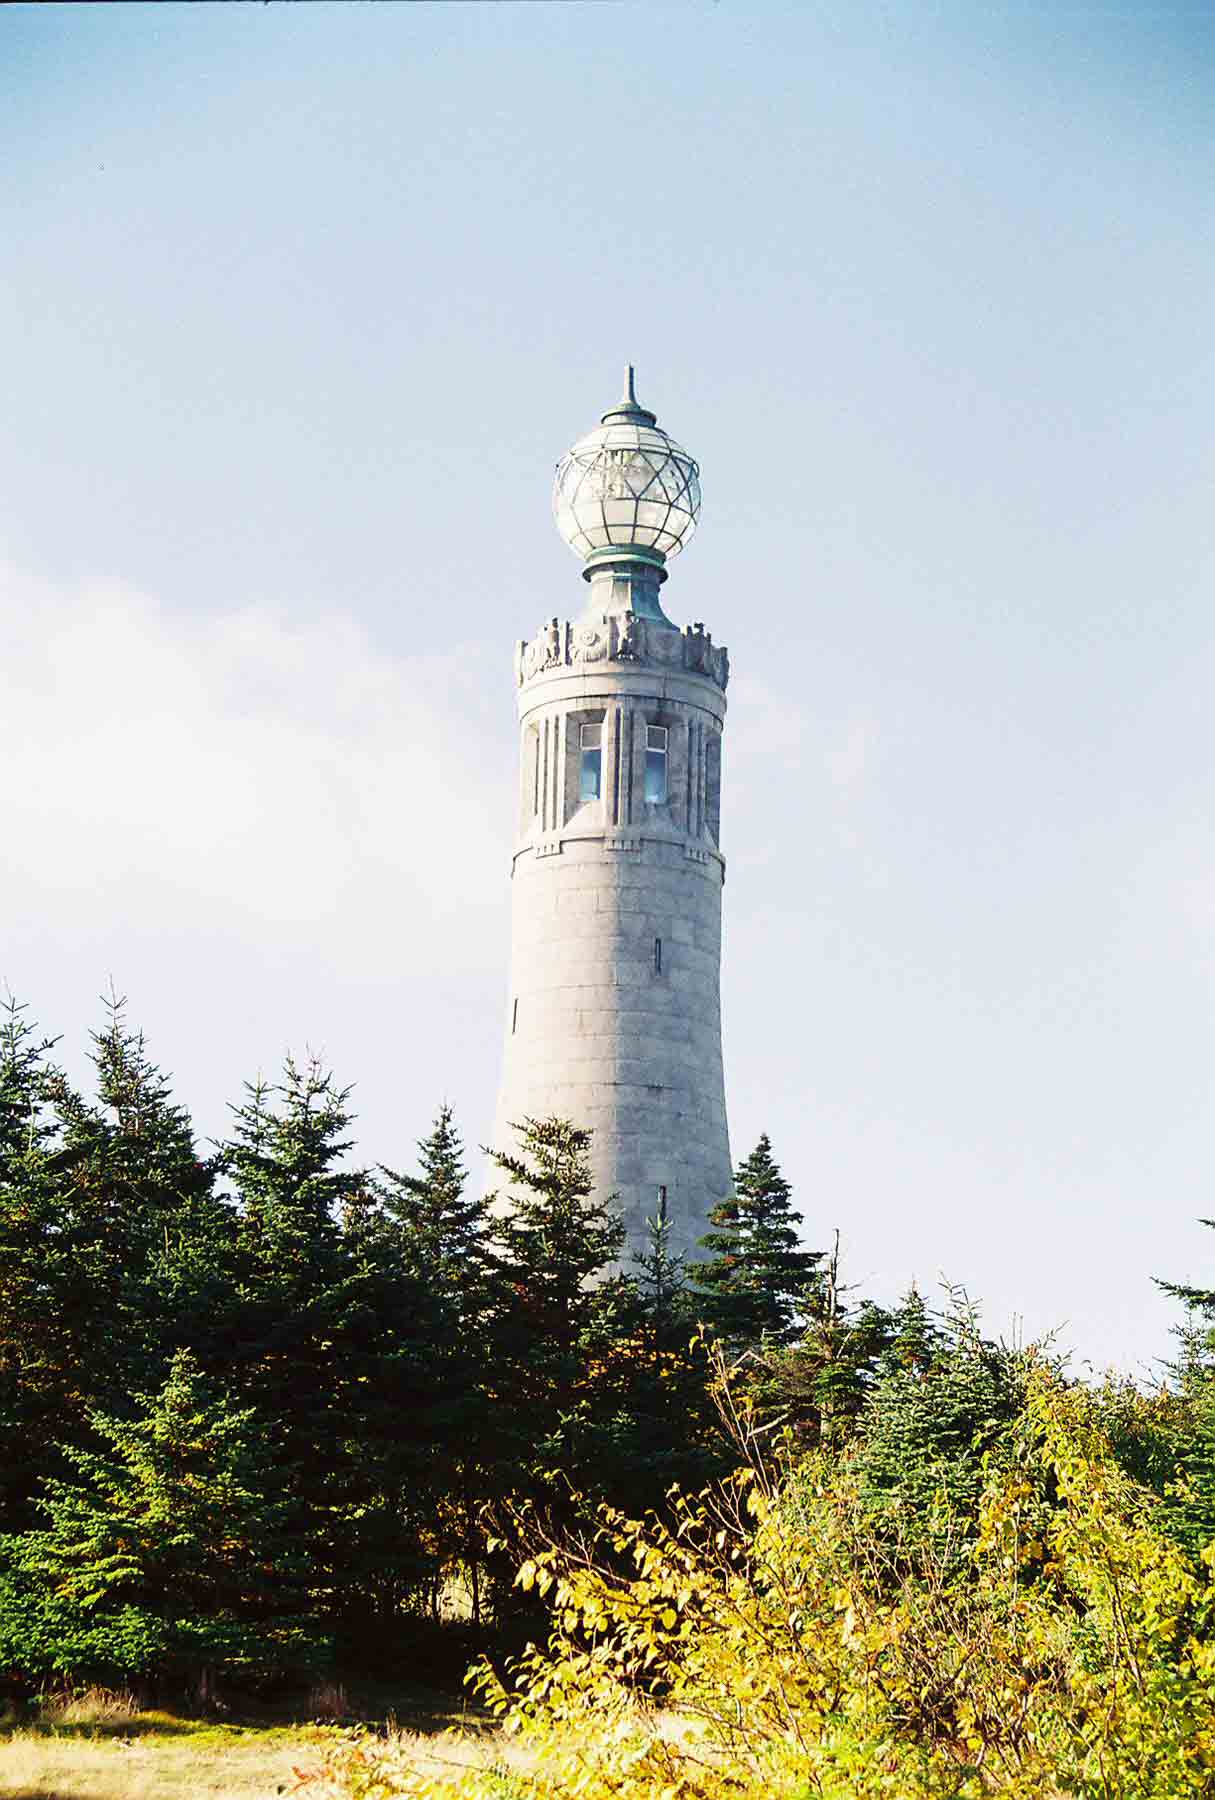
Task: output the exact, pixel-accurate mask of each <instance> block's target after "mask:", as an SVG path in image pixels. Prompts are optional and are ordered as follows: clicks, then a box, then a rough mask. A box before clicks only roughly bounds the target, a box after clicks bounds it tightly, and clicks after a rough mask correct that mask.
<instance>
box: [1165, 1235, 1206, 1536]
mask: <svg viewBox="0 0 1215 1800" xmlns="http://www.w3.org/2000/svg"><path fill="white" fill-rule="evenodd" d="M1199 1222H1200V1224H1202V1225H1205V1226H1207V1227H1208V1228H1209V1229H1211V1230H1215V1219H1202V1220H1200V1221H1199ZM1156 1285H1157V1287H1160V1288H1163V1289H1164V1292H1165V1293H1166V1294H1171V1295H1172V1296H1173V1298H1174V1299H1176V1300H1180V1301H1181V1302H1182V1304H1183V1306H1184V1307H1185V1318H1184V1320H1183V1322H1182V1324H1181V1325H1180V1326H1178V1327H1177V1330H1176V1333H1175V1335H1176V1337H1177V1339H1178V1342H1179V1345H1180V1352H1179V1354H1178V1356H1177V1357H1175V1358H1174V1360H1173V1362H1172V1363H1171V1364H1170V1365H1169V1366H1168V1372H1169V1374H1170V1376H1171V1377H1172V1381H1173V1384H1174V1386H1175V1388H1176V1389H1177V1391H1178V1393H1179V1395H1180V1397H1181V1399H1182V1401H1183V1403H1184V1405H1185V1408H1186V1413H1187V1419H1186V1425H1187V1429H1186V1431H1185V1433H1184V1435H1183V1436H1182V1438H1181V1441H1180V1442H1179V1444H1178V1446H1177V1467H1176V1472H1175V1473H1176V1479H1175V1481H1174V1482H1173V1483H1172V1484H1170V1488H1169V1491H1168V1493H1167V1497H1166V1503H1165V1517H1166V1521H1167V1524H1168V1527H1169V1529H1170V1531H1171V1532H1172V1534H1173V1535H1174V1536H1175V1537H1176V1538H1178V1539H1179V1540H1180V1541H1181V1542H1182V1543H1184V1544H1185V1545H1186V1546H1187V1548H1188V1549H1190V1550H1191V1551H1192V1552H1193V1553H1194V1554H1195V1555H1196V1556H1197V1554H1198V1553H1199V1552H1200V1551H1201V1550H1202V1548H1203V1546H1204V1545H1205V1544H1208V1543H1210V1542H1211V1541H1212V1540H1215V1290H1213V1289H1211V1288H1205V1287H1196V1286H1194V1285H1192V1284H1189V1283H1184V1282H1173V1281H1161V1280H1159V1279H1157V1282H1156Z"/></svg>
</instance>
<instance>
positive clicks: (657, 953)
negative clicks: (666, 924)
mask: <svg viewBox="0 0 1215 1800" xmlns="http://www.w3.org/2000/svg"><path fill="white" fill-rule="evenodd" d="M654 973H655V975H661V974H662V939H661V938H655V939H654Z"/></svg>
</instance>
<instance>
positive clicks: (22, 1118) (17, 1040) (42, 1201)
mask: <svg viewBox="0 0 1215 1800" xmlns="http://www.w3.org/2000/svg"><path fill="white" fill-rule="evenodd" d="M25 1012H26V1008H25V1007H24V1006H22V1005H20V1004H18V1002H17V1001H16V1000H15V999H14V998H13V997H12V996H11V995H9V996H8V997H7V999H6V1001H5V1004H4V1008H3V1013H2V1014H0V1530H2V1529H9V1530H14V1529H18V1528H20V1527H22V1526H24V1525H25V1524H27V1523H29V1522H30V1518H31V1515H30V1511H29V1507H30V1502H31V1500H32V1497H33V1493H34V1488H35V1483H36V1479H37V1477H38V1476H39V1475H40V1474H45V1473H46V1472H47V1470H48V1468H50V1467H53V1466H54V1462H55V1459H56V1456H57V1451H56V1449H55V1448H54V1446H55V1441H56V1439H57V1438H58V1437H59V1436H61V1435H62V1433H63V1431H64V1429H65V1424H66V1422H67V1420H68V1419H69V1418H70V1417H75V1418H76V1419H77V1421H79V1417H80V1411H79V1401H78V1396H79V1394H80V1392H81V1389H82V1387H83V1386H84V1385H85V1382H86V1380H87V1375H86V1369H85V1362H86V1352H85V1346H84V1344H83V1343H82V1342H81V1338H80V1333H79V1326H80V1323H81V1320H80V1313H79V1309H78V1307H77V1306H75V1305H74V1302H77V1301H79V1302H80V1303H82V1304H83V1303H86V1302H87V1295H85V1294H82V1293H81V1292H80V1291H79V1284H78V1283H77V1282H76V1281H75V1280H74V1268H73V1255H72V1245H71V1242H70V1234H69V1232H68V1231H67V1229H66V1226H67V1225H68V1222H69V1221H68V1216H67V1213H66V1210H65V1208H64V1206H63V1203H62V1198H61V1194H60V1190H59V1187H58V1184H57V1180H56V1169H55V1160H56V1147H57V1132H56V1125H55V1121H54V1119H53V1117H52V1115H51V1113H50V1111H49V1109H48V1105H47V1093H48V1088H49V1086H50V1083H51V1080H52V1077H53V1076H54V1075H55V1073H56V1072H55V1071H53V1069H52V1067H51V1064H50V1062H49V1057H50V1053H51V1051H52V1050H53V1048H54V1041H53V1040H52V1039H49V1038H40V1037H39V1036H38V1034H37V1033H36V1031H35V1029H34V1027H33V1025H32V1024H31V1023H30V1022H29V1020H28V1019H27V1018H26V1017H25ZM60 1079H61V1078H60Z"/></svg>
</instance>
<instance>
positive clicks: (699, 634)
mask: <svg viewBox="0 0 1215 1800" xmlns="http://www.w3.org/2000/svg"><path fill="white" fill-rule="evenodd" d="M595 663H632V664H635V665H638V666H641V667H645V668H658V669H680V670H683V671H685V672H687V673H688V674H693V675H704V676H706V677H707V678H708V679H709V680H710V681H713V682H716V684H717V686H718V687H719V688H721V689H722V690H723V692H724V690H725V686H726V683H727V682H728V681H729V679H730V653H729V651H728V650H726V649H724V648H719V647H718V646H717V645H715V644H714V642H713V639H712V637H711V636H710V635H709V633H708V632H707V631H706V630H705V628H704V626H703V625H702V624H701V623H700V621H699V620H697V622H696V623H695V624H694V625H688V626H686V627H685V629H684V630H683V631H680V630H678V629H676V628H675V627H673V626H670V625H665V624H658V623H657V622H656V621H655V620H653V619H643V618H641V617H640V615H639V614H637V613H635V612H624V613H603V614H601V615H600V616H599V617H598V618H593V617H592V618H586V617H583V618H581V619H575V620H574V621H573V622H572V623H571V621H570V620H569V619H550V620H549V622H548V624H547V625H542V626H541V628H540V630H539V631H538V632H537V633H536V636H535V637H534V638H533V639H532V640H531V642H530V643H527V642H526V641H522V642H520V643H519V644H518V645H517V647H516V650H515V677H516V680H517V681H518V684H519V686H520V687H526V686H527V684H528V682H530V681H534V680H535V679H536V678H537V677H538V676H541V675H545V674H547V673H549V671H551V670H553V669H562V670H568V669H571V668H572V669H577V668H578V667H579V666H581V665H585V664H595Z"/></svg>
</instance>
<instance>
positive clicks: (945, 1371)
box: [857, 1289, 1026, 1553]
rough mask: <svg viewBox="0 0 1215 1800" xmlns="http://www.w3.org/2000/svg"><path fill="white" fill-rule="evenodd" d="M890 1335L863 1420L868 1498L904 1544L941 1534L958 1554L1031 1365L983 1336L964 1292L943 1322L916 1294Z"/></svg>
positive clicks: (1006, 1439) (954, 1297)
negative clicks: (988, 1461) (960, 1534)
mask: <svg viewBox="0 0 1215 1800" xmlns="http://www.w3.org/2000/svg"><path fill="white" fill-rule="evenodd" d="M890 1335H891V1348H890V1349H889V1350H888V1351H887V1352H886V1354H885V1356H884V1358H883V1369H882V1372H881V1374H880V1376H879V1378H878V1380H877V1381H876V1382H875V1384H874V1386H873V1388H872V1390H871V1391H870V1393H869V1395H868V1398H867V1400H866V1403H865V1407H864V1411H863V1413H862V1415H861V1419H860V1439H861V1441H860V1446H859V1449H858V1453H857V1470H858V1475H859V1478H860V1482H861V1488H862V1492H863V1494H864V1495H865V1496H866V1498H867V1499H868V1501H869V1504H870V1506H871V1507H872V1509H873V1511H874V1514H875V1516H876V1517H877V1518H879V1519H880V1520H883V1521H885V1522H886V1524H887V1525H888V1526H889V1528H890V1529H891V1530H892V1532H893V1533H894V1534H895V1535H896V1537H898V1538H899V1539H901V1540H902V1541H904V1542H905V1543H908V1544H910V1543H913V1542H915V1541H916V1540H917V1539H919V1538H922V1537H926V1536H930V1535H932V1534H933V1533H935V1532H937V1531H943V1532H944V1533H945V1534H946V1536H947V1537H948V1539H949V1542H950V1544H951V1545H952V1546H953V1550H954V1552H955V1553H960V1544H959V1543H958V1541H957V1536H956V1534H957V1529H958V1526H959V1524H960V1525H961V1526H962V1527H963V1529H966V1528H971V1527H973V1526H974V1523H975V1513H974V1509H975V1505H976V1502H977V1500H978V1496H979V1493H980V1491H981V1489H982V1486H983V1482H984V1479H985V1476H984V1461H983V1459H984V1457H985V1456H987V1455H989V1454H990V1455H992V1456H995V1457H999V1456H1000V1455H1002V1454H1007V1453H1008V1452H1009V1448H1010V1444H1011V1433H1012V1426H1013V1423H1014V1421H1015V1420H1016V1419H1017V1417H1018V1416H1019V1414H1020V1412H1021V1409H1022V1405H1023V1400H1024V1388H1025V1378H1026V1365H1025V1362H1024V1359H1023V1358H1022V1357H1021V1356H1020V1355H1019V1353H1018V1352H1016V1351H1014V1350H1009V1349H1008V1348H1006V1347H1005V1346H1004V1345H1002V1344H996V1343H993V1342H991V1341H990V1340H989V1339H987V1338H985V1337H984V1336H983V1335H982V1333H981V1331H980V1328H979V1320H978V1315H977V1312H976V1310H975V1308H974V1307H973V1306H972V1305H971V1303H970V1302H969V1300H968V1299H967V1297H966V1295H965V1294H964V1293H963V1292H961V1291H960V1290H951V1292H950V1299H949V1307H948V1310H947V1312H946V1314H945V1316H944V1317H943V1318H942V1319H940V1320H939V1321H934V1320H932V1319H931V1318H930V1317H929V1316H928V1314H927V1311H926V1309H925V1307H924V1303H923V1300H922V1298H921V1296H920V1295H919V1294H918V1293H917V1292H915V1290H914V1289H913V1290H912V1291H911V1293H910V1294H909V1295H908V1296H907V1298H906V1300H905V1301H904V1303H903V1305H902V1306H901V1307H900V1308H899V1309H898V1310H897V1311H896V1312H895V1314H894V1316H893V1319H892V1328H891V1334H890ZM900 1342H901V1343H902V1345H903V1346H904V1349H903V1351H901V1352H900V1351H899V1350H898V1349H896V1348H895V1346H897V1345H899V1344H900ZM942 1507H943V1508H944V1512H942V1513H940V1514H939V1509H940V1508H942ZM938 1515H939V1516H940V1518H941V1520H942V1523H941V1524H940V1525H938V1522H937V1521H938Z"/></svg>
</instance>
